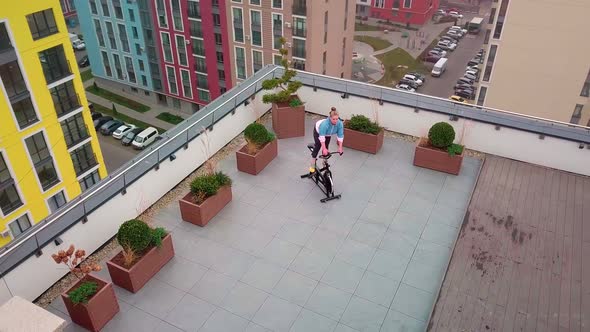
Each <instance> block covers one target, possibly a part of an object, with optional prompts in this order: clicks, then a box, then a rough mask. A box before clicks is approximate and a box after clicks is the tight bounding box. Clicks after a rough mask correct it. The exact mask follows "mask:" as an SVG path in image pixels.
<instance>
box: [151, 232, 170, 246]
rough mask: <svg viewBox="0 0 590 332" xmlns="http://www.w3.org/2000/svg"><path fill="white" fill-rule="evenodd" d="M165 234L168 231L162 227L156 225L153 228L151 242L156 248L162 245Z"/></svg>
mask: <svg viewBox="0 0 590 332" xmlns="http://www.w3.org/2000/svg"><path fill="white" fill-rule="evenodd" d="M166 234H168V233H167V232H166V230H165V229H164V228H162V227H158V228H156V229H153V230H152V242H151V244H152V245H154V246H156V247H158V248H159V247H161V246H162V239H163V238H164V236H166Z"/></svg>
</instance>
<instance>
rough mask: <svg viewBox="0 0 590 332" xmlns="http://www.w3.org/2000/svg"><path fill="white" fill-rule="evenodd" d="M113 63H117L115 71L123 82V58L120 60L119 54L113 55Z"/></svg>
mask: <svg viewBox="0 0 590 332" xmlns="http://www.w3.org/2000/svg"><path fill="white" fill-rule="evenodd" d="M113 62H114V63H115V71H116V72H117V78H118V79H120V80H122V79H124V77H123V67H121V58H119V55H118V54H113Z"/></svg>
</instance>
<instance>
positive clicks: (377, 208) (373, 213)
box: [359, 203, 396, 227]
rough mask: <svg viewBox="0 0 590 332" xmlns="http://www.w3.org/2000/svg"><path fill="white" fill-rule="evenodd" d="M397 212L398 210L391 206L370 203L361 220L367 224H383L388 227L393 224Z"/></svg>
mask: <svg viewBox="0 0 590 332" xmlns="http://www.w3.org/2000/svg"><path fill="white" fill-rule="evenodd" d="M395 212H396V209H395V208H393V207H391V206H390V205H382V204H375V203H369V204H368V205H367V207H366V208H365V210H364V211H363V213H362V214H361V216H360V217H359V219H361V220H364V221H367V222H372V223H377V224H381V225H383V226H386V227H387V226H389V224H391V221H392V220H393V217H394V216H395Z"/></svg>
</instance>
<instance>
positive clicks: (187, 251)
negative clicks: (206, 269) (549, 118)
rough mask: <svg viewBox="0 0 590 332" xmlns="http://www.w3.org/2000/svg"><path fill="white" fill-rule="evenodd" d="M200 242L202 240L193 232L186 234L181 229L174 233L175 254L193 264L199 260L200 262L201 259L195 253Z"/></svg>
mask: <svg viewBox="0 0 590 332" xmlns="http://www.w3.org/2000/svg"><path fill="white" fill-rule="evenodd" d="M200 241H201V238H200V237H198V236H197V235H195V234H192V233H191V232H186V231H183V230H179V229H176V230H174V231H172V242H173V245H174V254H175V255H176V256H179V257H182V258H185V259H188V260H190V261H192V262H197V260H199V257H198V256H197V255H195V252H196V250H197V248H198V243H199V242H200ZM197 263H198V262H197ZM202 265H203V264H202Z"/></svg>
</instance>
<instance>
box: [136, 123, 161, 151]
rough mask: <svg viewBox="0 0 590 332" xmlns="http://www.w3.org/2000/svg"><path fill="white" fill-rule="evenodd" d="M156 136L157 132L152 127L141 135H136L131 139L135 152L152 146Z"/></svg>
mask: <svg viewBox="0 0 590 332" xmlns="http://www.w3.org/2000/svg"><path fill="white" fill-rule="evenodd" d="M156 136H158V130H157V129H156V128H154V127H148V128H146V129H144V130H143V131H142V132H141V133H139V134H137V135H136V136H135V138H134V139H133V143H131V144H132V145H133V148H134V149H136V150H141V149H145V147H147V146H148V145H150V144H152V143H153V142H154V141H155V140H156Z"/></svg>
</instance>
